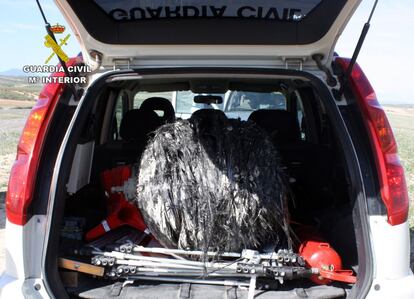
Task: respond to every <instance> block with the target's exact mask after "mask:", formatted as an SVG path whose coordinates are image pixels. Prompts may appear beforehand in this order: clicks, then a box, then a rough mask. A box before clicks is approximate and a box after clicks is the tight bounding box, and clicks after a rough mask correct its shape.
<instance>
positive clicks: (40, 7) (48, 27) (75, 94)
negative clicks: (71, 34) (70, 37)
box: [36, 0, 79, 102]
mask: <svg viewBox="0 0 414 299" xmlns="http://www.w3.org/2000/svg"><path fill="white" fill-rule="evenodd" d="M36 3H37V6H38V7H39V10H40V13H41V14H42V17H43V20H44V21H45V28H46V32H47V34H48V35H49V36H50V37H51V38H52V39H53V40H54V41H55V43H57V41H56V37H55V34H54V33H53V31H52V30H51V29H50V28H51V26H50V23H49V22H48V21H47V19H46V16H45V13H44V11H43V8H42V6H41V5H40V2H39V0H36ZM56 56H57V58H58V59H59V62H60V65H61V66H62V68H63V71H64V72H65V76H66V77H71V75H70V73H69V70H68V67H67V65H66V63H65V62H64V61H63V60H62V58H60V57H59V55H56ZM68 85H69V88H70V89H71V91H72V93H73V97H74V100H75V101H76V102H77V101H78V100H79V96H78V93H77V92H76V88H75V85H74V84H73V83H68Z"/></svg>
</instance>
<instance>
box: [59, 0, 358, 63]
mask: <svg viewBox="0 0 414 299" xmlns="http://www.w3.org/2000/svg"><path fill="white" fill-rule="evenodd" d="M206 1H207V0H206ZM55 2H56V4H57V6H58V7H59V9H60V10H61V12H62V14H63V15H64V17H65V18H66V20H67V22H68V23H69V24H70V26H71V28H72V30H73V32H74V33H75V35H76V37H77V39H78V40H79V42H80V45H81V48H82V53H83V57H84V60H85V62H86V63H87V64H89V65H90V66H91V67H92V68H97V67H98V66H99V65H102V66H104V67H110V68H113V67H120V66H124V67H125V66H127V67H134V66H145V65H151V66H156V65H164V66H166V65H171V66H179V65H186V66H197V65H210V66H211V65H218V66H219V65H223V64H222V62H223V61H227V63H228V64H232V65H234V66H243V65H246V66H247V65H256V66H257V65H263V66H264V65H267V66H278V67H286V66H287V65H288V66H289V64H290V63H293V64H296V63H299V65H300V66H299V67H302V66H306V65H308V66H315V65H316V63H315V61H314V60H313V59H312V55H314V54H321V55H322V56H323V60H322V63H324V64H329V63H330V62H331V61H332V57H333V49H334V47H335V44H336V41H337V39H338V37H339V36H340V34H341V33H342V31H343V29H344V27H345V26H346V24H347V22H348V20H349V19H350V17H351V16H352V14H353V13H354V11H355V10H356V8H357V6H358V5H359V3H360V0H348V1H344V0H342V1H338V2H337V3H340V4H341V6H339V4H338V5H336V4H332V3H335V2H336V1H335V2H332V1H327V0H323V1H321V3H320V4H319V5H317V6H316V8H315V11H316V10H318V9H319V10H320V8H321V7H320V6H323V5H328V4H329V3H331V4H329V5H330V11H321V12H320V14H321V15H320V16H318V15H317V16H318V18H317V20H323V19H325V18H332V15H333V19H332V22H331V23H329V24H323V25H321V23H320V22H319V21H317V20H316V21H313V22H312V23H311V24H310V25H308V26H305V27H306V30H309V32H308V31H306V32H307V34H311V32H312V31H313V30H319V29H320V28H319V27H324V28H325V30H323V33H321V35H320V36H317V37H316V38H314V39H313V40H308V41H307V42H306V41H302V40H300V38H299V36H300V28H301V27H300V26H299V25H298V26H296V23H295V22H294V21H292V20H290V21H286V22H281V21H275V22H271V23H266V24H267V25H266V26H264V27H260V28H262V29H261V30H258V31H259V32H261V31H263V30H265V29H266V30H268V29H269V28H270V29H272V31H271V32H269V34H267V35H266V36H265V39H264V40H257V36H260V35H258V34H257V32H258V31H257V30H256V31H255V30H253V29H254V28H255V27H254V26H257V24H260V26H263V24H262V22H263V21H264V20H257V18H244V19H243V20H242V21H243V22H240V20H239V19H238V18H223V20H224V21H225V22H226V23H225V25H224V27H223V26H222V27H220V26H218V27H217V28H216V29H217V30H215V27H214V26H215V23H217V22H219V23H220V22H221V19H220V18H212V19H209V18H192V19H191V18H190V19H183V18H180V19H174V20H172V21H173V23H172V24H171V23H170V22H164V21H165V20H161V21H160V20H159V19H157V20H155V21H154V20H151V21H150V23H149V24H147V23H148V20H145V22H144V23H142V20H141V21H131V20H129V21H119V22H117V21H114V20H111V19H108V20H107V19H104V21H102V22H101V23H102V24H101V25H102V26H104V25H105V26H104V27H105V28H107V30H108V31H109V32H112V31H113V34H112V35H116V36H117V38H115V40H110V41H102V39H103V37H102V36H98V37H96V36H97V34H96V32H95V31H96V29H95V28H96V27H99V25H100V21H99V20H98V19H99V16H100V15H102V16H103V18H105V17H104V15H105V12H102V9H99V7H97V6H96V5H95V6H94V5H93V4H94V3H92V4H90V3H89V1H88V3H85V1H79V0H55ZM90 2H92V1H90ZM124 2H128V1H119V3H124ZM158 2H159V1H158ZM207 2H209V1H207ZM233 2H234V1H233ZM233 2H232V3H233ZM239 2H240V5H243V3H244V2H245V1H242V0H240V1H239ZM262 2H263V1H262ZM267 2H269V1H267ZM115 3H118V2H115ZM138 3H139V2H138ZM235 3H238V2H237V1H236V2H235ZM305 3H306V1H305ZM119 5H121V4H119ZM198 5H201V4H198ZM322 8H323V7H322ZM91 16H93V17H91ZM311 16H312V11H311V12H310V14H309V16H306V17H305V18H304V19H303V20H301V21H300V22H298V23H299V24H300V23H301V22H305V21H306V20H307V19H308V18H309V19H310V18H311ZM167 21H168V20H167ZM265 21H266V22H269V20H265ZM180 22H181V23H180ZM197 22H208V23H206V24H205V25H203V26H204V27H207V29H205V30H201V31H200V30H198V31H197V30H195V29H194V31H191V30H190V31H189V32H187V31H188V30H189V29H188V28H190V29H191V27H193V26H196V25H197ZM135 23H136V25H135ZM242 23H243V24H244V23H246V24H247V25H249V26H250V25H251V26H250V27H251V28H253V29H252V30H251V32H250V34H247V33H246V32H244V31H245V30H244V31H243V30H242V29H241V27H240V26H242V25H241V24H242ZM140 24H144V25H140ZM184 25H185V26H184ZM247 25H246V26H247ZM125 26H127V27H128V28H129V27H131V29H128V30H129V31H130V33H129V34H130V35H131V36H133V35H134V34H135V32H143V33H142V34H143V36H142V37H141V39H145V38H146V35H145V34H146V32H145V30H150V29H151V28H153V27H157V26H158V27H159V34H153V35H152V38H151V39H150V40H144V41H141V40H140V39H138V40H130V39H128V38H127V37H126V38H122V35H123V34H124V30H126V28H127V27H125ZM237 26H239V27H240V28H238V27H237ZM269 26H270V27H269ZM285 26H291V27H292V29H291V30H292V34H293V35H295V36H296V38H293V39H292V40H286V41H284V42H282V43H281V44H277V43H278V38H277V37H278V36H281V39H282V37H283V36H284V34H285V33H284V31H285V29H286V28H285ZM124 27H125V28H124ZM234 27H235V28H236V29H237V31H236V32H233V34H234V35H240V37H239V38H238V39H236V40H233V41H232V43H227V40H230V39H231V38H230V37H229V34H227V35H226V36H225V37H222V36H221V35H220V34H219V33H218V32H220V31H223V30H224V31H225V30H229V29H228V28H234ZM250 27H246V28H250ZM289 28H290V27H289ZM151 30H152V29H151ZM170 31H171V32H170ZM168 32H170V33H169V34H168ZM211 32H213V33H214V35H213V36H212V37H209V35H211ZM273 32H275V34H274V35H273ZM185 34H187V35H188V36H190V37H191V36H198V38H197V39H195V40H193V41H191V40H180V37H181V36H182V35H185ZM322 34H323V35H322ZM102 35H103V36H104V37H105V36H107V35H108V36H109V35H111V34H106V35H105V34H104V33H102ZM305 35H306V34H305ZM94 36H95V37H94ZM230 36H232V35H230ZM165 37H168V38H169V40H165ZM190 37H189V39H191V38H190ZM226 37H227V39H226ZM131 39H132V38H131Z"/></svg>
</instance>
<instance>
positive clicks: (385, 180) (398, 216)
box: [336, 58, 409, 225]
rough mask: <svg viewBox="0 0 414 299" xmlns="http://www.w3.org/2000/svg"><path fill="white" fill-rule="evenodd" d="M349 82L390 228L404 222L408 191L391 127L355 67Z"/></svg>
mask: <svg viewBox="0 0 414 299" xmlns="http://www.w3.org/2000/svg"><path fill="white" fill-rule="evenodd" d="M336 62H338V63H339V65H341V66H342V67H343V69H346V68H347V67H348V64H349V60H348V59H343V58H337V59H336ZM350 83H351V85H352V88H353V89H354V91H355V93H356V96H357V98H358V102H359V105H360V107H361V110H362V113H363V116H364V119H365V122H366V126H367V128H368V130H369V132H370V137H371V143H372V145H373V149H374V152H375V153H376V164H377V170H378V176H379V182H380V187H381V197H382V200H383V201H384V204H385V206H386V208H387V214H388V222H389V223H390V224H391V225H397V224H401V223H404V222H405V221H407V217H408V202H409V200H408V191H407V185H406V182H405V176H404V169H403V167H402V165H401V162H400V159H399V158H398V153H397V142H396V141H395V138H394V134H393V132H392V130H391V126H390V124H389V122H388V119H387V116H386V115H385V112H384V110H383V109H382V107H381V105H380V104H379V103H378V100H377V97H376V95H375V92H374V89H373V88H372V86H371V84H370V83H369V81H368V79H367V77H366V76H365V74H364V72H363V71H362V69H361V68H360V66H359V65H358V64H355V66H354V68H353V70H352V74H351V78H350Z"/></svg>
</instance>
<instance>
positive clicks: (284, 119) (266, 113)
mask: <svg viewBox="0 0 414 299" xmlns="http://www.w3.org/2000/svg"><path fill="white" fill-rule="evenodd" d="M249 120H250V121H253V122H255V123H256V124H258V125H259V126H260V127H261V128H262V129H264V130H265V131H267V132H268V133H269V134H270V135H271V136H273V137H274V139H275V140H276V141H278V142H298V141H300V130H299V124H298V121H297V118H296V115H295V114H294V113H292V112H289V111H286V110H265V109H261V110H256V111H254V112H253V113H252V114H250V116H249Z"/></svg>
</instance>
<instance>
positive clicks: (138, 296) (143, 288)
mask: <svg viewBox="0 0 414 299" xmlns="http://www.w3.org/2000/svg"><path fill="white" fill-rule="evenodd" d="M346 294H347V290H346V289H344V288H340V287H335V286H325V285H321V286H312V287H309V288H291V289H288V288H286V289H281V290H271V291H263V290H256V295H255V298H256V299H282V298H283V299H306V298H315V299H316V298H318V299H339V298H345V297H346ZM247 295H248V289H242V288H237V287H222V286H208V285H194V284H159V285H148V284H144V285H139V286H135V285H134V286H133V285H127V286H125V287H122V283H121V282H119V283H115V284H113V285H108V286H104V287H99V288H95V289H91V290H88V291H85V292H82V293H80V294H79V297H80V298H87V299H101V298H117V299H165V298H179V299H218V298H223V299H245V298H247Z"/></svg>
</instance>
